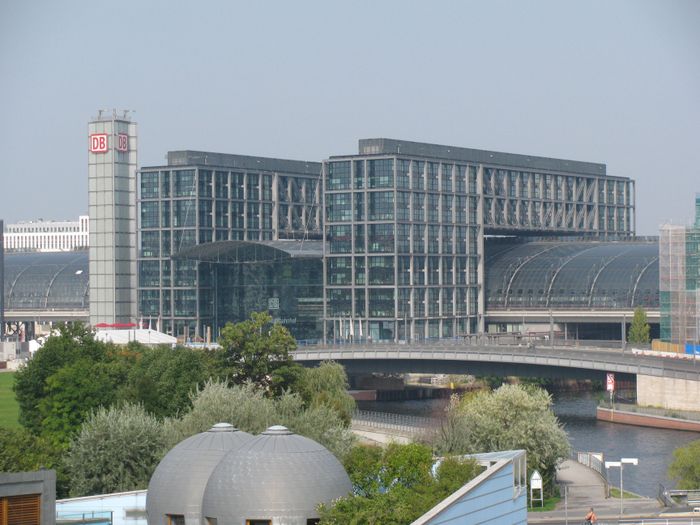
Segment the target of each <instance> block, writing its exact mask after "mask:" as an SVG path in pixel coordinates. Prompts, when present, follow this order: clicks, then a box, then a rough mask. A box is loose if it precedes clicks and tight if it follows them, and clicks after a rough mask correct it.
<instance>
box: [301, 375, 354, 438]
mask: <svg viewBox="0 0 700 525" xmlns="http://www.w3.org/2000/svg"><path fill="white" fill-rule="evenodd" d="M348 388H349V384H348V376H347V374H346V373H345V369H344V368H343V366H342V365H340V364H339V363H334V362H332V361H324V362H323V363H321V364H320V365H319V366H317V367H315V368H303V369H302V373H301V374H300V378H299V379H298V380H297V382H296V384H295V385H294V389H295V390H296V391H298V392H299V394H300V395H301V397H302V399H303V400H304V402H305V403H306V405H307V406H309V407H311V408H315V407H319V406H323V405H325V406H328V407H330V408H332V409H333V410H335V411H336V412H337V413H338V415H340V417H341V419H342V420H343V421H344V422H345V424H346V425H350V420H351V419H352V414H353V412H354V411H355V400H354V399H353V398H352V396H350V395H349V394H348Z"/></svg>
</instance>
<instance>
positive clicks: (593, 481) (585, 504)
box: [527, 459, 661, 523]
mask: <svg viewBox="0 0 700 525" xmlns="http://www.w3.org/2000/svg"><path fill="white" fill-rule="evenodd" d="M557 483H558V484H559V485H560V486H562V487H565V490H566V498H564V494H563V493H562V499H561V501H560V502H559V503H558V504H557V507H556V509H555V510H553V511H549V512H530V513H528V520H527V521H528V523H548V522H561V521H564V519H565V518H566V517H567V516H568V519H569V522H570V523H580V522H581V521H582V520H583V517H584V516H585V515H586V512H588V509H590V508H591V507H593V508H594V509H595V512H596V514H597V515H598V519H599V520H600V521H601V522H603V523H605V522H609V521H611V520H613V519H614V520H615V522H617V521H616V520H617V518H619V517H620V500H619V499H617V498H606V497H605V495H606V488H605V480H604V479H603V478H602V477H601V476H600V474H598V473H597V472H596V471H595V470H593V469H590V468H588V467H586V466H584V465H582V464H581V463H578V462H577V461H574V460H570V459H569V460H565V461H563V462H562V464H561V465H560V466H559V469H558V470H557ZM660 511H661V506H660V505H659V503H658V502H657V501H656V500H654V499H651V498H638V499H625V500H624V514H623V516H624V517H627V518H630V517H639V516H645V517H652V516H656V515H658V514H659V512H660Z"/></svg>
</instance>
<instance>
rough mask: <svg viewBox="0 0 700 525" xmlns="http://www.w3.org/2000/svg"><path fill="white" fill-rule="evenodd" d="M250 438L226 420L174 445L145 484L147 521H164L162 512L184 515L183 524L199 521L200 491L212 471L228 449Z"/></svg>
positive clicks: (157, 524)
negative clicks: (146, 488) (146, 487)
mask: <svg viewBox="0 0 700 525" xmlns="http://www.w3.org/2000/svg"><path fill="white" fill-rule="evenodd" d="M252 439H253V436H252V435H250V434H248V433H247V432H242V431H240V430H237V429H235V428H234V427H233V426H232V425H229V424H228V423H217V424H216V425H214V426H213V427H212V428H211V429H209V430H208V431H206V432H202V433H201V434H196V435H194V436H190V437H188V438H187V439H185V440H184V441H181V442H180V443H178V444H177V445H175V446H174V447H173V448H172V449H171V450H170V452H168V453H167V454H166V455H165V457H164V458H163V459H162V460H161V462H160V463H159V464H158V466H157V467H156V470H155V472H154V473H153V476H152V477H151V481H150V483H149V484H148V493H147V495H146V512H147V514H148V525H164V524H166V523H167V519H166V514H175V515H181V516H184V517H185V523H187V525H190V524H193V525H194V524H196V525H200V524H201V523H202V516H201V507H202V495H203V494H204V489H205V487H206V485H207V481H208V480H209V476H210V475H211V473H212V471H213V470H214V468H215V467H216V465H218V464H219V461H221V459H222V458H223V457H224V456H225V455H226V454H227V453H228V452H229V451H231V450H233V449H236V448H238V447H239V446H241V445H242V444H243V443H245V442H247V441H250V440H252Z"/></svg>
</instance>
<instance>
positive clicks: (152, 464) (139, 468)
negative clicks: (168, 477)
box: [65, 404, 167, 496]
mask: <svg viewBox="0 0 700 525" xmlns="http://www.w3.org/2000/svg"><path fill="white" fill-rule="evenodd" d="M164 430H165V429H164V426H163V424H162V423H161V422H160V421H158V419H156V418H155V417H154V416H152V415H151V414H148V413H147V412H146V411H145V410H144V409H143V407H142V406H140V405H133V404H125V405H123V406H121V407H111V408H99V409H98V410H97V411H96V412H93V413H92V415H91V416H90V417H89V418H88V419H87V421H85V423H84V424H83V426H82V428H81V429H80V433H79V434H78V435H77V436H76V438H75V439H74V440H73V442H72V443H71V446H70V452H69V453H68V456H67V457H66V460H65V462H66V469H67V471H68V473H69V476H70V493H71V495H72V496H85V495H89V494H105V493H109V492H123V491H128V490H137V489H143V488H146V487H147V486H148V481H149V480H150V478H151V475H152V474H153V471H154V470H155V468H156V466H157V465H158V462H159V461H160V460H161V458H162V457H163V455H164V453H165V451H166V450H167V449H166V448H165V447H166V435H165V431H164Z"/></svg>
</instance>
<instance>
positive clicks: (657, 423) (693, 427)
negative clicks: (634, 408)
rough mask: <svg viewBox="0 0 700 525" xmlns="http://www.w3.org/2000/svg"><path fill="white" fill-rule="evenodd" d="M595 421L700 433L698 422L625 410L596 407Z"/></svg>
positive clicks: (699, 422) (699, 423)
mask: <svg viewBox="0 0 700 525" xmlns="http://www.w3.org/2000/svg"><path fill="white" fill-rule="evenodd" d="M596 419H598V420H600V421H608V422H610V423H621V424H624V425H635V426H638V427H652V428H667V429H671V430H686V431H690V432H700V421H692V420H688V419H680V418H675V417H668V416H660V415H655V414H645V413H643V412H630V411H626V410H612V409H610V408H603V407H598V408H597V409H596Z"/></svg>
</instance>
